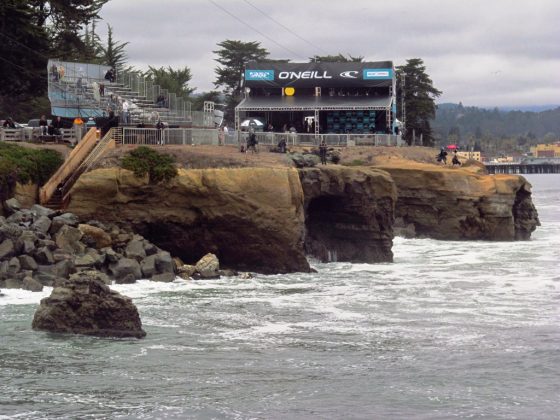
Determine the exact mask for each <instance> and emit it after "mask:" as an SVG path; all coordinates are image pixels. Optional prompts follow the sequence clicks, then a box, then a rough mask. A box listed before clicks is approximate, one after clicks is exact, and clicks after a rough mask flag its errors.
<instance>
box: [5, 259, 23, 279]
mask: <svg viewBox="0 0 560 420" xmlns="http://www.w3.org/2000/svg"><path fill="white" fill-rule="evenodd" d="M19 270H21V265H20V263H19V260H18V259H17V258H16V257H12V258H10V260H9V261H8V275H11V276H14V275H15V274H16V273H17V272H19Z"/></svg>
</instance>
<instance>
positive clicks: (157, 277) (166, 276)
mask: <svg viewBox="0 0 560 420" xmlns="http://www.w3.org/2000/svg"><path fill="white" fill-rule="evenodd" d="M150 280H152V281H159V282H163V283H171V282H172V281H173V280H175V274H173V273H161V274H154V275H153V276H152V278H151V279H150Z"/></svg>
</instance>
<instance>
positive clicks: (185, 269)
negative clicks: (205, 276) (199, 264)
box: [177, 264, 196, 280]
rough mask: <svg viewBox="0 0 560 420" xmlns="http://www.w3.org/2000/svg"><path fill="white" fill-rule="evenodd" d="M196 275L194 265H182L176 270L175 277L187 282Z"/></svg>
mask: <svg viewBox="0 0 560 420" xmlns="http://www.w3.org/2000/svg"><path fill="white" fill-rule="evenodd" d="M194 273H196V267H195V266H194V265H188V264H183V265H182V266H181V267H179V268H178V269H177V275H178V276H179V277H181V278H182V279H185V280H189V279H191V278H192V276H193V275H194Z"/></svg>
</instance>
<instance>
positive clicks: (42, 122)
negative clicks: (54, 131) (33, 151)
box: [39, 115, 49, 136]
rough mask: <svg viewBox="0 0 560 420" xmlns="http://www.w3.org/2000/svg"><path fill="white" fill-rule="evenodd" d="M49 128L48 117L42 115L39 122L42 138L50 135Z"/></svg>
mask: <svg viewBox="0 0 560 420" xmlns="http://www.w3.org/2000/svg"><path fill="white" fill-rule="evenodd" d="M48 126H49V122H48V120H47V117H46V116H44V115H41V119H40V120H39V128H40V129H41V135H42V136H46V135H47V133H48V131H49V130H48Z"/></svg>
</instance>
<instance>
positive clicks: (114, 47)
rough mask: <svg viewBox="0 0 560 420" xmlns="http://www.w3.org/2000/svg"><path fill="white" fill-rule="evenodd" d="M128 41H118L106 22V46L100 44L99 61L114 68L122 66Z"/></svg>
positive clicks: (124, 61)
mask: <svg viewBox="0 0 560 420" xmlns="http://www.w3.org/2000/svg"><path fill="white" fill-rule="evenodd" d="M127 45H128V42H118V41H115V40H114V38H113V27H112V26H111V25H109V24H107V46H101V48H100V55H101V57H100V58H101V62H102V63H103V64H105V65H107V66H110V67H113V68H114V69H116V68H118V67H122V66H123V65H124V63H126V52H125V51H124V49H125V47H126V46H127Z"/></svg>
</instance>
